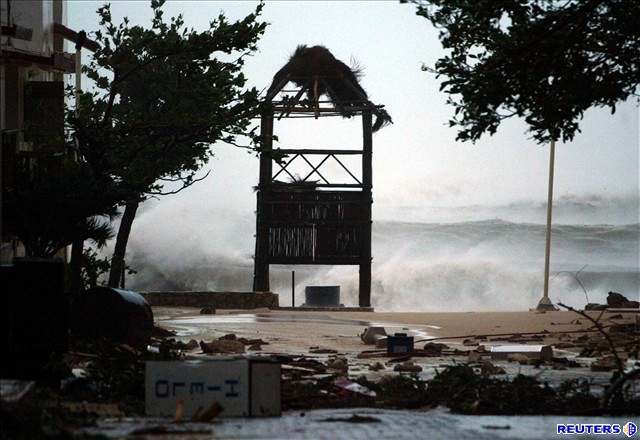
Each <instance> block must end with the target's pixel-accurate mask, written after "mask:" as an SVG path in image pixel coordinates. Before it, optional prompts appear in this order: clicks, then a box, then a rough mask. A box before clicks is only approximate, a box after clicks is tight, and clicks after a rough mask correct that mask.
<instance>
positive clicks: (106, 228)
mask: <svg viewBox="0 0 640 440" xmlns="http://www.w3.org/2000/svg"><path fill="white" fill-rule="evenodd" d="M2 195H3V212H2V214H3V221H4V222H5V224H6V225H7V227H9V228H10V229H11V230H12V231H14V232H15V234H16V236H17V237H18V238H19V239H20V241H21V242H22V243H23V244H24V247H25V252H26V255H27V256H30V257H41V258H49V257H52V256H53V255H55V253H56V252H57V251H58V250H60V249H62V248H63V247H65V246H68V245H70V244H71V243H72V242H73V241H74V240H76V239H82V240H92V241H93V242H94V243H95V244H96V245H97V246H98V247H100V246H102V245H104V244H105V243H106V241H107V240H108V239H110V238H111V237H112V236H113V232H112V230H111V226H110V219H111V218H112V217H113V216H115V215H116V210H115V205H116V203H117V202H118V199H119V196H120V195H119V192H118V189H117V188H116V187H115V186H114V184H113V181H112V180H111V179H109V178H106V177H105V176H101V175H98V174H96V173H94V172H93V170H92V169H91V168H90V167H89V166H87V164H86V163H83V162H76V161H74V160H73V159H71V158H70V157H66V156H64V154H62V155H57V156H53V157H52V156H46V157H40V158H39V159H38V160H25V161H23V162H20V163H19V165H18V169H17V170H16V183H15V185H14V186H13V187H6V188H3V194H2Z"/></svg>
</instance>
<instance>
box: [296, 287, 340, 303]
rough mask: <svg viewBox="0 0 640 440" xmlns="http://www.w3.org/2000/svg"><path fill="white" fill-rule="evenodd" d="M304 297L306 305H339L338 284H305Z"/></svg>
mask: <svg viewBox="0 0 640 440" xmlns="http://www.w3.org/2000/svg"><path fill="white" fill-rule="evenodd" d="M304 297H305V304H304V305H305V306H306V307H340V286H307V287H305V288H304Z"/></svg>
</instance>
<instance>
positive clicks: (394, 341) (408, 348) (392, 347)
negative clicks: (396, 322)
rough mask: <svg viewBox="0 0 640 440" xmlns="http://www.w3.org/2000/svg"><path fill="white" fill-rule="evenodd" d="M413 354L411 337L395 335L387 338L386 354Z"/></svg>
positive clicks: (401, 334) (403, 334)
mask: <svg viewBox="0 0 640 440" xmlns="http://www.w3.org/2000/svg"><path fill="white" fill-rule="evenodd" d="M411 352H413V336H407V334H406V333H396V334H394V335H389V336H387V353H389V354H404V353H411Z"/></svg>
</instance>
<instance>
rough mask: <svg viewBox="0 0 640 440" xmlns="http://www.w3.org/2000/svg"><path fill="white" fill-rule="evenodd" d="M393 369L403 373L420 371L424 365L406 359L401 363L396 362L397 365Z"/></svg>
mask: <svg viewBox="0 0 640 440" xmlns="http://www.w3.org/2000/svg"><path fill="white" fill-rule="evenodd" d="M393 371H399V372H401V373H419V372H421V371H422V367H421V366H420V365H416V364H414V363H413V362H411V361H406V362H403V363H401V364H396V366H395V367H393Z"/></svg>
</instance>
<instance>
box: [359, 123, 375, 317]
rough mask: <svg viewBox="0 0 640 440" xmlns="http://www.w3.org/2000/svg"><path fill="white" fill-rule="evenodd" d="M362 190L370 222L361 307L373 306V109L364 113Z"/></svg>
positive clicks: (363, 256) (365, 234) (363, 258)
mask: <svg viewBox="0 0 640 440" xmlns="http://www.w3.org/2000/svg"><path fill="white" fill-rule="evenodd" d="M362 151H363V154H362V184H363V187H362V192H363V198H364V199H365V200H363V204H364V206H363V209H364V211H365V220H366V221H367V222H368V224H366V225H364V226H363V227H362V241H361V246H362V247H361V252H360V255H361V260H360V277H359V278H360V280H359V289H358V290H359V292H358V300H359V304H360V307H370V306H371V204H372V203H373V200H372V198H371V188H372V186H373V185H372V154H373V130H372V115H371V111H365V112H363V113H362Z"/></svg>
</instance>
